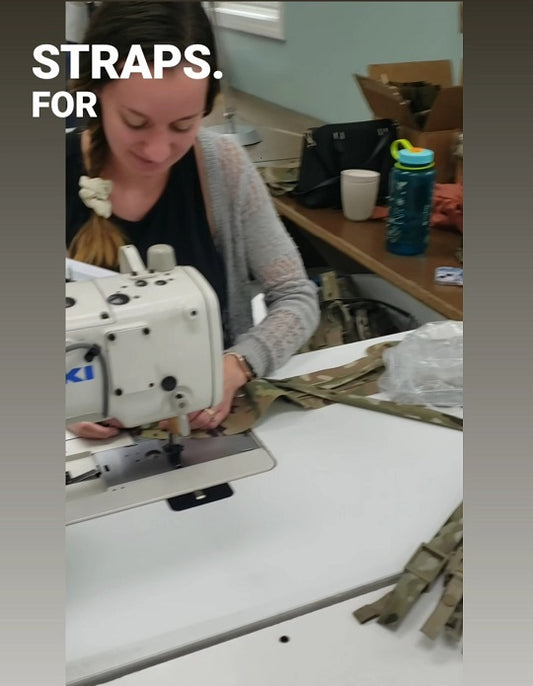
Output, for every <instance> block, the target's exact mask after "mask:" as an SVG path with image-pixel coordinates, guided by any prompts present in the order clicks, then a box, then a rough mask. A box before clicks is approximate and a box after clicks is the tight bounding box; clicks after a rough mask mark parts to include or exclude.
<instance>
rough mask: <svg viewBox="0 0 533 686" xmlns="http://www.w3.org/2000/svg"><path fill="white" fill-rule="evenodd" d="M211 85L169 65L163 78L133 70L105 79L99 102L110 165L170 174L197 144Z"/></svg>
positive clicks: (144, 173)
mask: <svg viewBox="0 0 533 686" xmlns="http://www.w3.org/2000/svg"><path fill="white" fill-rule="evenodd" d="M207 86H208V83H207V79H191V78H190V77H188V76H186V75H185V74H184V73H183V70H182V69H181V68H175V69H167V70H166V71H165V73H164V76H163V78H162V79H145V78H143V77H142V75H141V74H134V75H132V76H130V77H129V78H128V79H115V80H113V81H110V82H109V83H108V84H106V85H105V86H104V88H103V89H102V91H101V92H100V106H101V111H102V125H103V128H104V133H105V136H106V139H107V142H108V145H109V149H110V151H111V159H110V164H111V166H112V167H119V168H120V169H121V170H122V171H127V172H128V173H129V174H132V173H134V174H138V175H139V176H153V175H158V174H163V173H165V172H166V171H167V170H168V169H169V168H170V167H171V166H172V165H173V164H174V163H175V162H177V161H178V160H180V159H181V158H182V157H183V156H184V155H185V154H186V153H187V152H188V151H189V150H190V148H191V146H192V145H193V144H194V141H195V138H196V134H197V132H198V129H199V127H200V123H201V121H202V117H203V114H204V109H205V102H206V95H207Z"/></svg>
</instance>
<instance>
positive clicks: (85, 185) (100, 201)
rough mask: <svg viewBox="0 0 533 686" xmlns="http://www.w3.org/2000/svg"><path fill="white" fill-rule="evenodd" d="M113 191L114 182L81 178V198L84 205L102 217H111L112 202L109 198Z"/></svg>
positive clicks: (97, 178) (96, 178)
mask: <svg viewBox="0 0 533 686" xmlns="http://www.w3.org/2000/svg"><path fill="white" fill-rule="evenodd" d="M112 189H113V182H112V181H107V180H105V179H101V178H99V177H97V176H96V177H94V178H90V177H89V176H80V190H79V196H80V198H81V199H82V201H83V204H84V205H86V206H87V207H88V208H90V209H91V210H93V211H94V212H95V213H96V214H97V215H99V216H100V217H105V218H106V219H108V218H109V217H110V216H111V213H112V209H111V200H110V199H109V196H110V195H111V191H112Z"/></svg>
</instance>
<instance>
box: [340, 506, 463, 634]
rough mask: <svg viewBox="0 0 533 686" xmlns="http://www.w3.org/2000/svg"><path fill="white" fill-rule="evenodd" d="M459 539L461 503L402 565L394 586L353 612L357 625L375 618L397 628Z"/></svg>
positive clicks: (447, 558) (460, 538)
mask: <svg viewBox="0 0 533 686" xmlns="http://www.w3.org/2000/svg"><path fill="white" fill-rule="evenodd" d="M462 539H463V504H462V503H461V504H460V505H459V506H458V507H457V508H456V509H455V510H454V512H453V513H452V514H451V516H450V517H449V518H448V519H447V520H446V522H445V523H444V524H443V526H442V527H441V528H440V529H439V531H438V532H437V534H436V535H435V536H434V537H433V538H432V539H431V541H430V542H429V543H423V544H422V545H420V546H419V548H418V549H417V551H416V552H415V553H414V555H413V556H412V557H411V559H410V560H409V562H408V563H407V564H406V565H405V568H404V571H403V573H402V575H401V577H400V579H399V580H398V582H397V584H396V586H395V587H394V588H393V589H392V591H390V592H389V593H387V594H386V596H385V597H383V598H380V599H379V600H377V601H376V602H374V603H370V604H368V605H364V606H363V607H361V608H359V609H358V610H356V611H355V612H354V613H353V614H354V617H355V618H356V619H357V620H358V621H359V622H361V623H363V622H364V621H368V620H369V619H373V618H375V617H379V619H378V623H379V624H385V625H388V626H397V625H398V624H399V623H400V622H401V621H402V620H403V618H404V617H405V616H406V615H407V613H408V612H409V610H410V609H411V607H412V606H413V605H414V603H415V601H416V600H417V599H418V597H419V596H420V594H421V593H422V592H423V591H426V590H428V589H429V588H430V587H431V585H432V584H433V583H434V582H435V580H436V579H437V578H438V576H439V575H440V574H441V572H442V571H443V570H444V568H445V567H446V564H447V562H448V560H449V558H450V555H451V553H452V552H453V551H454V550H455V549H456V548H457V546H458V545H459V544H460V543H461V541H462Z"/></svg>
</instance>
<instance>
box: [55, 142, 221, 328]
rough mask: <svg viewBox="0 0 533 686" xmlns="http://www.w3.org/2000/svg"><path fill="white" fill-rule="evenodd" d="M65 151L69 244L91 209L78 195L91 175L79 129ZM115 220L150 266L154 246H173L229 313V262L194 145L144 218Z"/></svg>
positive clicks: (181, 259)
mask: <svg viewBox="0 0 533 686" xmlns="http://www.w3.org/2000/svg"><path fill="white" fill-rule="evenodd" d="M66 153H67V169H66V202H67V207H66V218H67V231H66V241H67V248H68V246H69V245H70V242H71V241H72V239H73V238H74V236H75V235H76V233H77V232H78V231H79V229H80V228H81V227H82V226H83V225H84V224H85V222H86V221H87V220H88V219H89V216H90V213H91V210H90V209H89V208H88V207H86V206H85V205H84V204H83V202H82V200H81V198H80V197H79V195H78V191H79V178H80V176H81V175H83V174H86V172H85V170H84V167H83V160H82V154H81V135H80V132H79V131H71V132H69V133H67V142H66ZM110 220H111V221H113V223H115V224H117V226H120V228H121V229H122V231H123V233H124V235H125V236H126V238H127V240H128V242H129V243H131V244H132V245H134V246H135V247H136V248H137V250H138V251H139V253H140V255H141V258H142V259H143V261H144V262H145V264H146V253H147V250H148V248H149V247H150V246H151V245H154V244H156V243H166V244H168V245H171V246H172V247H173V248H174V251H175V253H176V262H177V263H178V264H179V265H184V266H185V265H187V266H192V267H195V268H196V269H198V271H199V272H200V273H201V274H202V275H203V276H204V277H205V278H206V279H207V280H208V281H209V283H210V284H211V286H212V287H213V289H214V290H215V292H216V294H217V296H218V300H219V304H220V309H221V312H222V313H225V310H226V303H227V295H226V274H225V269H224V262H223V260H222V256H221V255H220V253H219V252H218V250H217V249H216V247H215V244H214V242H213V237H212V235H211V231H210V228H209V224H208V221H207V215H206V211H205V204H204V199H203V195H202V190H201V186H200V178H199V176H198V169H197V166H196V158H195V155H194V149H192V148H191V150H190V151H189V152H188V153H187V154H186V155H185V156H184V157H183V158H182V159H181V160H179V161H178V162H176V164H174V165H173V166H172V167H171V170H170V175H169V178H168V182H167V185H166V187H165V189H164V191H163V193H162V195H161V197H160V198H159V200H158V201H157V202H156V203H155V205H154V206H153V207H152V208H151V209H150V210H149V211H148V212H147V214H146V215H145V216H144V217H143V218H142V219H141V220H140V221H135V222H132V221H127V220H125V219H121V218H120V217H116V216H115V215H112V216H111V217H110ZM223 319H224V315H223Z"/></svg>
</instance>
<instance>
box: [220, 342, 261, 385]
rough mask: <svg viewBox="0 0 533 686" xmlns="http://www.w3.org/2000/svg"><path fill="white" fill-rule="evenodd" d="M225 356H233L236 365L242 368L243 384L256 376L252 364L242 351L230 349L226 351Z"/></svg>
mask: <svg viewBox="0 0 533 686" xmlns="http://www.w3.org/2000/svg"><path fill="white" fill-rule="evenodd" d="M224 357H226V358H231V359H232V360H233V362H234V364H235V365H236V367H237V368H238V369H239V370H240V372H241V374H242V378H243V379H244V381H243V383H242V385H243V386H244V384H246V383H248V381H251V380H252V379H255V378H256V374H255V372H254V370H253V369H252V366H251V365H250V363H249V362H248V360H247V359H246V358H245V357H244V355H241V354H240V353H237V352H234V351H233V350H230V351H228V352H225V353H224Z"/></svg>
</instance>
